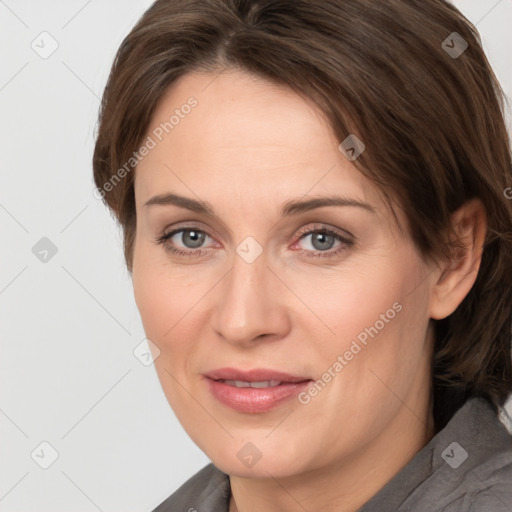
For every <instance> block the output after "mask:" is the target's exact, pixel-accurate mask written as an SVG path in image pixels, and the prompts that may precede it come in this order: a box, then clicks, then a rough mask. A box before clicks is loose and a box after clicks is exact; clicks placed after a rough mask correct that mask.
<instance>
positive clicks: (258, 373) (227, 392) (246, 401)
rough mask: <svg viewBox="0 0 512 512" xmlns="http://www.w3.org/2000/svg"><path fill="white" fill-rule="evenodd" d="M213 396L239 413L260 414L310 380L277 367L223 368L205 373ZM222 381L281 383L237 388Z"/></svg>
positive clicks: (294, 394)
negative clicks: (271, 381)
mask: <svg viewBox="0 0 512 512" xmlns="http://www.w3.org/2000/svg"><path fill="white" fill-rule="evenodd" d="M204 376H205V377H206V380H207V382H208V385H209V389H210V392H211V393H212V395H213V396H214V397H215V398H216V399H217V400H219V401H220V402H221V403H223V404H224V405H227V406H228V407H231V408H232V409H235V410H236V411H238V412H247V413H260V412H266V411H269V410H270V409H273V408H274V407H276V406H277V405H279V404H281V403H283V402H284V401H285V400H287V399H289V398H291V397H293V396H296V395H297V394H298V393H299V392H300V391H301V390H303V389H305V388H306V387H308V386H309V384H310V383H311V379H308V378H307V377H297V376H293V375H290V374H288V373H283V372H277V371H274V370H265V369H259V368H257V369H254V370H250V371H241V370H237V369H235V368H221V369H218V370H215V371H212V372H208V373H207V374H204ZM219 379H220V380H243V381H247V382H260V381H266V380H278V381H281V382H282V384H279V385H278V386H272V387H268V388H237V387H235V386H230V385H229V384H225V383H223V382H220V381H219Z"/></svg>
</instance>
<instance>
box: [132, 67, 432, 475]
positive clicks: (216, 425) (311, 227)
mask: <svg viewBox="0 0 512 512" xmlns="http://www.w3.org/2000/svg"><path fill="white" fill-rule="evenodd" d="M191 97H193V98H194V99H193V100H189V98H191ZM186 105H189V106H188V107H187V106H186ZM171 116H174V117H173V118H172V119H171ZM170 119H171V120H170ZM165 123H167V124H165ZM348 135H349V134H347V136H348ZM147 136H149V137H150V138H151V140H152V141H153V142H149V139H146V141H145V142H146V143H147V147H148V148H149V150H148V152H147V155H146V156H145V157H144V158H143V159H142V161H141V162H140V164H139V165H138V167H137V170H136V179H135V197H136V209H137V231H136V240H135V248H134V259H133V284H134V292H135V298H136V302H137V305H138V308H139V311H140V314H141V318H142V322H143V324H144V329H145V332H146V335H147V337H148V338H149V339H150V340H151V341H152V342H153V343H154V344H155V345H156V346H157V347H158V349H159V355H158V352H157V351H156V350H155V351H154V356H155V357H156V356H157V355H158V357H156V359H155V366H156V369H157V372H158V376H159V379H160V381H161V384H162V387H163V390H164V392H165V394H166V397H167V399H168V401H169V403H170V405H171V407H172V409H173V410H174V412H175V414H176V416H177V417H178V419H179V421H180V422H181V424H182V425H183V427H184V428H185V430H186V431H187V433H188V434H189V435H190V437H191V438H192V439H193V441H194V442H195V443H196V444H197V445H198V446H199V447H200V448H201V449H202V450H203V451H204V452H205V453H206V455H207V456H208V457H209V458H210V459H211V460H212V461H213V462H214V463H215V465H217V466H218V467H219V468H220V469H222V470H223V471H224V472H226V473H230V474H237V475H240V476H248V477H250V476H253V477H257V476H259V477H265V476H268V473H270V474H271V475H273V476H276V477H278V476H281V477H283V476H287V475H288V476H289V475H296V474H299V473H304V472H306V471H309V470H314V469H318V468H322V467H326V466H329V465H334V464H338V465H339V464H344V463H345V462H347V461H349V460H350V461H355V460H356V459H355V458H356V457H358V456H359V455H361V454H362V453H367V454H372V455H373V456H377V454H378V453H381V452H382V449H383V447H385V448H386V450H387V451H388V452H389V450H390V449H391V448H392V446H393V443H395V444H398V443H404V441H405V440H406V438H407V436H409V435H411V436H412V435H414V433H415V432H417V431H418V430H419V429H422V428H423V429H424V428H425V424H424V418H425V417H426V415H427V414H428V408H429V395H430V355H431V342H432V336H431V334H432V333H431V330H430V329H429V304H430V301H431V295H432V287H433V282H434V280H435V278H436V277H437V273H436V272H433V271H432V270H433V267H431V266H430V265H429V264H427V263H425V262H424V261H423V260H422V258H421V257H420V255H419V253H418V251H417V250H416V248H415V246H414V245H413V242H412V240H411V238H410V233H409V232H408V230H407V229H406V228H405V226H406V221H405V218H404V217H403V213H402V212H401V211H398V212H397V213H398V218H399V220H400V223H401V224H402V226H404V229H405V231H404V233H402V234H400V233H399V231H398V228H397V226H396V224H395V223H394V221H393V220H392V217H391V216H390V214H389V212H388V210H387V208H386V206H385V203H384V201H383V199H382V198H381V196H380V195H379V193H378V190H377V189H376V188H375V187H374V186H373V185H372V183H371V182H370V181H369V180H368V179H366V178H365V177H364V176H363V175H362V174H361V173H360V172H359V171H358V170H357V169H356V168H355V166H354V165H353V163H352V162H351V161H350V160H349V159H348V158H347V157H346V156H345V155H344V154H343V153H342V152H341V151H340V150H339V149H338V146H339V145H340V143H341V142H342V141H341V140H337V139H336V138H335V137H334V136H333V134H332V133H331V131H330V129H329V127H328V125H327V123H326V121H325V120H324V118H323V117H322V115H321V114H320V113H319V111H318V110H316V109H315V108H314V107H313V106H311V105H310V104H309V103H307V102H306V101H305V100H304V99H302V98H301V97H300V96H298V95H296V94H295V93H294V92H292V91H291V90H289V89H287V88H284V87H279V86H276V85H273V84H271V83H268V82H266V81H264V80H262V79H257V78H255V77H253V76H251V75H248V74H243V73H241V72H238V71H229V72H224V73H222V74H220V75H219V76H217V77H216V76H215V75H213V74H199V73H196V74H188V75H185V76H184V77H182V78H181V79H180V80H179V82H177V83H175V84H174V85H173V86H172V88H171V89H169V90H168V91H167V93H166V95H165V96H164V97H163V98H162V100H161V101H160V103H159V105H158V108H157V109H156V111H155V113H154V115H153V117H152V120H151V123H150V128H149V130H148V133H147ZM363 142H364V144H365V145H366V146H367V147H368V146H371V144H372V141H371V140H364V141H363ZM170 194H173V195H174V196H180V197H182V198H186V199H181V200H179V201H175V200H174V201H173V200H171V199H170V198H169V197H167V198H166V196H169V195H170ZM155 198H159V200H156V199H155ZM324 198H339V199H340V201H339V203H338V204H331V205H327V206H326V205H324V206H321V207H318V203H317V205H315V203H314V202H312V201H314V200H316V199H324ZM152 199H153V201H152V202H151V204H146V203H148V202H149V201H151V200H152ZM206 203H207V204H208V207H207V208H201V209H200V208H199V207H198V205H199V204H201V205H203V206H204V204H206ZM300 205H302V206H300ZM315 206H317V207H315ZM203 210H204V211H203ZM283 212H285V213H284V214H283ZM171 232H174V234H173V233H171ZM165 235H169V236H168V237H167V239H166V240H165V241H163V242H162V243H158V242H157V239H159V238H162V237H164V236H165ZM175 251H176V252H175ZM221 368H231V369H238V370H240V371H241V372H246V371H249V370H253V369H267V370H270V371H271V372H285V373H287V374H289V375H291V376H295V377H297V379H296V380H299V381H300V380H307V379H310V382H308V383H306V384H304V383H302V384H295V385H291V384H286V383H285V384H280V385H276V383H275V382H270V383H267V384H261V385H262V386H268V384H271V386H270V388H265V389H262V388H259V389H255V388H252V387H251V388H246V387H244V388H238V387H236V386H234V385H233V384H234V383H233V382H231V383H229V382H228V383H222V382H215V383H214V379H213V378H208V377H206V376H205V374H211V372H214V371H215V370H218V369H221ZM219 375H220V376H222V377H224V379H227V380H237V378H236V377H237V376H236V375H234V376H232V375H231V374H230V375H231V376H232V379H229V377H230V375H224V374H216V375H213V377H214V378H217V379H218V378H219ZM238 377H239V379H238V380H240V376H238ZM242 377H243V376H242ZM278 377H279V376H278ZM241 380H243V379H241ZM247 380H248V381H267V380H278V381H279V380H281V381H283V382H284V381H285V380H286V377H282V376H281V378H277V379H272V375H271V374H268V375H265V374H263V375H257V374H252V375H249V376H247ZM312 381H316V384H314V383H313V382H312ZM283 397H284V398H283ZM404 445H406V443H405V444H404ZM418 449H419V448H418ZM267 472H268V473H267Z"/></svg>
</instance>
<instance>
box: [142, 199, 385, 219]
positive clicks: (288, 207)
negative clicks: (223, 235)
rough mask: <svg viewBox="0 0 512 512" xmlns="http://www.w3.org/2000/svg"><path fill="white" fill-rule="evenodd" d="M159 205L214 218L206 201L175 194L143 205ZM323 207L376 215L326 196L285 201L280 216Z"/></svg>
mask: <svg viewBox="0 0 512 512" xmlns="http://www.w3.org/2000/svg"><path fill="white" fill-rule="evenodd" d="M153 205H160V206H168V205H173V206H178V207H179V208H184V209H186V210H190V211H192V212H195V213H200V214H203V215H206V216H208V217H215V210H214V209H213V207H212V206H211V205H210V204H209V203H207V202H206V201H199V200H196V199H192V198H190V197H184V196H179V195H177V194H162V195H158V196H154V197H152V198H151V199H149V200H148V201H146V202H145V203H144V206H145V207H149V206H153ZM325 206H354V207H358V208H363V209H365V210H367V211H369V212H371V213H376V212H375V209H374V208H373V206H371V205H369V204H367V203H364V202H362V201H359V200H357V199H350V198H348V197H342V196H326V197H317V198H312V199H294V200H290V201H286V202H285V203H284V205H283V207H282V209H281V216H282V217H287V216H290V215H298V214H299V213H304V212H307V211H309V210H314V209H316V208H322V207H325Z"/></svg>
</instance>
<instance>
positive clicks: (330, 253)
mask: <svg viewBox="0 0 512 512" xmlns="http://www.w3.org/2000/svg"><path fill="white" fill-rule="evenodd" d="M184 231H196V232H198V233H202V234H205V235H207V236H210V235H208V233H206V232H205V231H203V230H201V229H197V228H196V227H194V226H185V227H181V228H177V229H174V230H173V231H170V232H169V233H164V234H163V235H161V236H158V237H157V238H156V239H155V242H156V243H157V244H162V245H165V243H166V242H167V241H168V240H169V239H170V238H172V237H173V236H174V235H176V234H177V233H181V232H184ZM314 233H323V234H327V235H332V236H334V237H335V238H337V239H338V240H339V241H340V242H341V243H340V245H339V246H338V247H337V248H336V249H334V250H333V249H329V250H327V251H320V250H315V251H311V250H308V249H301V250H299V251H297V252H298V253H299V254H304V253H305V254H306V256H307V257H309V258H334V257H336V256H338V255H339V254H340V253H341V252H342V251H344V250H346V249H348V248H350V247H353V245H354V242H353V241H352V240H349V239H348V238H345V237H344V236H342V235H340V234H339V233H338V232H336V231H334V230H332V229H330V228H327V227H325V226H317V227H314V228H313V229H311V228H309V229H304V230H302V231H300V232H299V233H298V235H297V242H298V241H300V240H301V239H302V238H303V237H305V236H306V235H311V234H314ZM210 238H212V237H210ZM294 243H296V242H294ZM165 249H166V250H168V251H170V252H171V253H173V254H175V255H177V256H185V257H186V256H189V257H192V256H197V257H199V256H202V255H203V254H204V253H205V252H208V251H207V249H204V248H199V249H190V250H187V251H185V250H183V249H178V248H176V247H173V246H171V245H165Z"/></svg>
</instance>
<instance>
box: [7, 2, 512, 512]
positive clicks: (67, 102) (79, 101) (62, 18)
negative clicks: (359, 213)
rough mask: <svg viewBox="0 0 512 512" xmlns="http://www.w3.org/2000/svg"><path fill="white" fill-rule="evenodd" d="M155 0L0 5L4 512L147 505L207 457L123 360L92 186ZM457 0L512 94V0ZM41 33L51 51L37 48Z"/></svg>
mask: <svg viewBox="0 0 512 512" xmlns="http://www.w3.org/2000/svg"><path fill="white" fill-rule="evenodd" d="M150 3H151V2H150V1H149V0H129V1H128V0H108V1H107V0H103V1H101V0H89V1H86V0H67V1H64V0H60V1H58V0H53V1H50V0H44V1H34V0H33V1H29V0H5V1H3V0H0V141H1V145H0V148H1V160H0V166H1V171H0V180H1V181H0V233H1V237H2V238H1V240H2V241H1V243H0V343H1V352H0V353H1V357H0V442H1V448H0V449H1V452H0V453H1V457H0V511H4V512H27V511H30V512H43V511H44V512H70V511H71V512H94V511H98V510H99V511H103V512H110V511H112V512H114V511H115V512H121V511H151V510H153V508H154V507H156V506H157V505H158V504H159V503H160V502H161V501H163V500H164V499H165V498H166V497H167V496H168V495H169V494H170V493H171V492H172V491H173V490H175V489H176V488H177V487H178V486H179V485H180V484H181V483H182V482H184V481H185V480H186V479H188V478H189V477H190V476H191V475H192V474H193V473H195V472H196V471H197V470H199V469H200V468H201V467H203V466H204V465H205V464H207V463H208V462H209V461H208V459H207V457H206V456H205V455H204V454H203V453H202V452H201V451H200V450H199V449H198V448H197V447H196V446H195V445H194V444H193V443H192V441H190V440H189V438H188V436H187V435H186V433H185V432H184V431H183V429H182V427H181V426H180V424H179V423H178V421H177V419H176V418H175V416H174V414H173V412H172V410H171V409H170V407H169V405H168V403H167V401H166V399H165V397H164V395H163V392H162V390H161V388H160V384H159V382H158V379H157V377H156V373H155V370H154V368H153V366H147V367H146V366H144V365H143V364H142V363H141V362H140V361H139V360H138V359H137V358H136V357H135V356H134V354H133V350H134V349H135V348H136V347H137V346H138V345H139V344H140V343H141V341H142V340H143V339H144V332H143V329H142V326H141V322H140V318H139V315H138V312H137V309H136V307H135V303H134V300H133V296H132V288H131V282H130V279H129V275H128V273H127V271H126V270H125V267H124V260H123V255H122V244H121V233H120V231H119V230H118V228H117V226H116V224H115V222H114V221H113V219H112V218H111V217H110V215H109V214H108V213H107V211H106V209H105V207H104V206H103V204H102V203H101V202H100V201H98V200H97V199H95V198H94V197H93V195H92V190H93V181H92V169H91V158H92V151H93V145H94V133H95V132H94V129H95V125H96V118H97V113H98V107H99V98H100V97H101V94H102V91H103V87H104V85H105V82H106V79H107V76H108V72H109V69H110V66H111V63H112V59H113V56H114V53H115V51H116V49H117V48H118V46H119V44H120V43H121V40H122V39H123V37H124V36H125V35H126V34H127V33H128V32H129V30H130V29H131V27H132V26H133V25H134V23H135V22H136V21H137V19H138V18H139V16H140V15H141V14H142V13H143V12H144V10H145V9H146V8H147V7H148V6H149V5H150ZM455 3H456V5H457V6H458V7H459V8H460V9H461V10H462V12H463V13H464V14H466V15H467V16H468V17H469V19H470V20H471V21H473V22H474V23H477V28H478V29H479V30H480V33H481V35H482V37H483V41H484V45H485V49H486V51H487V53H488V56H489V58H490V61H491V64H492V65H493V67H494V68H495V71H496V73H497V75H498V78H499V79H500V81H501V82H502V84H503V87H504V89H505V92H506V93H507V95H508V96H509V97H511V96H512V66H511V65H510V62H511V55H512V32H511V30H510V27H511V26H512V0H501V1H498V0H460V1H457V2H455ZM43 31H48V32H49V33H50V34H51V36H52V37H53V38H54V39H55V40H56V41H57V42H58V45H59V46H58V49H57V50H56V51H55V53H53V55H51V56H50V57H49V58H48V59H42V58H41V57H40V56H39V55H38V54H37V53H35V51H34V50H33V49H32V48H31V43H32V41H33V40H34V39H35V38H36V37H37V36H38V35H39V34H40V33H41V32H43ZM42 237H48V238H49V239H50V240H51V241H52V242H53V243H54V244H55V246H56V247H57V253H56V254H55V256H54V257H53V258H51V259H50V260H49V261H48V262H47V263H42V262H41V261H40V260H39V259H37V258H36V257H35V255H34V254H33V253H32V247H33V246H34V245H35V244H36V243H37V242H38V241H39V240H40V239H41V238H42ZM509 409H510V408H509ZM43 441H46V442H48V443H50V444H51V445H52V446H53V447H54V449H55V450H56V451H57V452H58V455H59V456H58V458H57V460H56V461H55V462H54V463H53V464H52V465H51V466H50V467H49V468H48V469H42V468H41V467H40V466H39V465H38V464H37V463H36V462H35V461H34V459H33V458H32V456H31V454H32V453H33V452H34V450H36V452H35V453H36V454H39V460H40V461H42V460H43V459H44V457H48V456H49V454H50V449H49V448H45V447H44V445H43V447H42V448H43V451H44V453H45V455H44V457H42V456H41V453H42V452H41V447H40V443H41V442H43ZM38 447H39V448H38ZM34 458H35V459H36V460H37V456H36V455H34Z"/></svg>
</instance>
